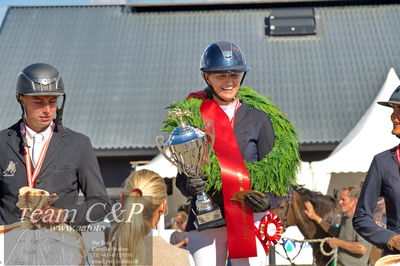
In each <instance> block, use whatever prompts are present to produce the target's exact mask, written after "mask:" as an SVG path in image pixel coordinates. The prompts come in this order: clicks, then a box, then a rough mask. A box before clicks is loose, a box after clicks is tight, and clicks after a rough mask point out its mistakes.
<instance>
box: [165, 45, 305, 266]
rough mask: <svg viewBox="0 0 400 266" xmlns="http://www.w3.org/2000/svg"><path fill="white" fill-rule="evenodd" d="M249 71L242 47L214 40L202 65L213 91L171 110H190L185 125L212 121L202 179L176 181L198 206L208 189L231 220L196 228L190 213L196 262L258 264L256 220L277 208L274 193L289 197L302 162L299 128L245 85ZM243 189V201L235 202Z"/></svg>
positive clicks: (170, 123) (172, 124)
mask: <svg viewBox="0 0 400 266" xmlns="http://www.w3.org/2000/svg"><path fill="white" fill-rule="evenodd" d="M249 70H250V67H249V66H247V62H246V59H245V57H244V54H243V53H242V51H241V49H240V48H239V46H238V45H236V44H235V43H232V42H230V41H220V42H215V43H212V44H210V45H209V46H208V47H207V48H206V49H205V50H204V52H203V55H202V57H201V63H200V71H201V75H202V76H203V78H204V80H205V82H206V84H207V86H208V87H207V88H206V89H204V90H202V91H199V92H194V93H191V94H190V95H189V96H188V97H187V98H186V100H184V101H182V102H178V103H175V104H172V105H171V106H169V108H171V109H173V108H175V107H177V108H180V109H182V110H190V111H191V112H192V115H191V116H188V117H185V120H186V121H187V122H188V123H189V124H191V125H194V126H196V127H199V128H201V129H203V128H204V125H203V124H204V122H205V121H207V120H212V121H213V122H214V127H215V144H214V147H213V152H212V153H211V158H210V163H209V167H206V169H205V173H204V177H203V178H200V177H187V176H185V175H184V174H183V173H180V174H178V176H177V179H176V186H177V187H178V188H179V190H180V191H181V192H182V194H183V195H184V196H187V197H190V198H191V199H192V200H191V207H192V209H195V208H196V207H195V200H196V196H197V195H199V194H201V193H203V192H204V191H206V192H207V194H208V195H209V197H211V199H212V201H213V202H214V203H215V204H217V205H218V206H219V207H220V208H221V211H222V214H223V216H224V218H225V221H226V226H225V225H219V226H217V227H215V228H208V229H206V230H202V231H198V230H196V223H195V220H196V217H195V215H194V214H193V212H190V214H189V220H188V223H187V226H186V231H189V250H190V252H191V254H192V255H193V258H194V260H195V263H196V265H225V263H226V259H227V256H229V258H230V261H231V263H232V265H249V263H250V262H251V263H256V264H257V265H260V264H259V263H260V262H261V261H260V259H259V258H257V248H256V233H254V232H255V230H254V223H255V222H256V223H257V224H258V223H259V222H260V220H261V218H262V217H263V216H264V214H265V212H266V211H267V210H269V209H270V208H271V199H270V196H271V194H277V195H284V194H286V192H287V191H288V190H289V186H290V184H291V183H292V181H293V180H294V178H295V171H296V169H297V167H298V165H299V162H300V159H299V154H298V142H297V136H296V130H295V129H294V127H293V126H292V124H291V123H290V122H289V121H288V120H287V119H286V117H285V116H284V115H283V113H282V111H280V110H279V108H278V107H276V106H275V105H273V104H272V103H271V102H270V101H269V99H268V98H266V97H263V96H261V95H259V94H257V93H256V92H255V91H253V90H251V89H250V88H246V87H241V84H242V82H243V80H244V78H245V76H246V73H247V72H248V71H249ZM177 123H178V120H177V119H173V118H169V119H167V120H166V121H165V122H164V125H165V127H164V130H166V131H171V130H172V129H173V128H174V127H175V126H176V125H177ZM240 191H241V193H243V198H242V201H239V202H233V201H231V199H232V197H233V195H234V194H235V193H236V192H240ZM260 192H262V193H260ZM253 214H254V216H253ZM258 229H259V227H258ZM258 232H259V231H258ZM258 236H260V235H258ZM258 236H257V237H258ZM263 239H264V238H263ZM264 244H266V243H264ZM261 250H262V249H261ZM260 255H261V254H259V256H260ZM261 257H262V256H260V258H261Z"/></svg>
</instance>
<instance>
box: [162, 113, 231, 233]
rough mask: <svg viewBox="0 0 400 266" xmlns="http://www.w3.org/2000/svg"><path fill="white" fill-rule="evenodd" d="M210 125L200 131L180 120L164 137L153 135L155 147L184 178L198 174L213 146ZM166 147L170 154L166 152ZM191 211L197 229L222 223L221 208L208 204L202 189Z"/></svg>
mask: <svg viewBox="0 0 400 266" xmlns="http://www.w3.org/2000/svg"><path fill="white" fill-rule="evenodd" d="M185 115H187V113H185ZM178 116H183V115H178ZM213 125H214V124H213V123H212V121H206V123H205V128H206V132H204V131H202V130H200V129H198V128H196V127H194V126H192V125H189V124H187V123H185V122H184V121H182V120H180V121H179V123H178V126H177V127H176V128H175V129H174V130H173V131H172V132H171V134H170V135H169V136H168V138H165V136H162V135H161V136H157V137H156V144H157V148H158V149H159V151H160V152H161V154H162V155H163V156H164V157H165V158H166V159H167V160H168V161H170V162H171V163H172V164H174V165H175V166H176V167H177V168H178V171H179V173H184V174H185V175H186V176H188V178H190V177H202V176H203V175H204V174H203V169H204V166H205V165H206V164H207V163H208V160H209V156H210V151H211V148H212V146H213V145H214V139H215V134H214V127H213ZM167 150H168V151H169V152H170V154H171V155H170V156H168V154H167V153H166V151H167ZM192 212H193V213H194V215H195V218H196V219H195V226H196V228H197V230H198V231H201V230H204V229H208V228H214V227H218V226H221V225H224V224H225V220H224V219H223V217H222V213H221V209H220V208H219V207H218V206H216V205H215V204H213V203H212V201H211V199H210V198H209V197H208V196H207V194H206V193H205V192H203V193H202V194H199V195H197V199H196V210H194V209H192Z"/></svg>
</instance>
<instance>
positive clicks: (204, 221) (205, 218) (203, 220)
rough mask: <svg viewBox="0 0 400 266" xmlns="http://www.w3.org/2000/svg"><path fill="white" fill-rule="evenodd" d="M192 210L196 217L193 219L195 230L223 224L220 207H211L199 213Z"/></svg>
mask: <svg viewBox="0 0 400 266" xmlns="http://www.w3.org/2000/svg"><path fill="white" fill-rule="evenodd" d="M192 211H193V213H194V215H195V218H196V219H195V221H194V226H195V227H196V229H197V231H203V230H206V229H211V228H215V227H219V226H223V225H225V220H224V218H222V214H221V210H220V208H213V209H212V210H211V211H204V212H201V213H196V212H195V211H194V210H193V209H192Z"/></svg>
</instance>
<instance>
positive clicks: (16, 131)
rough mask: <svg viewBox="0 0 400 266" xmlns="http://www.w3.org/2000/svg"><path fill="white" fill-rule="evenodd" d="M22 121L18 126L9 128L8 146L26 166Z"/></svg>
mask: <svg viewBox="0 0 400 266" xmlns="http://www.w3.org/2000/svg"><path fill="white" fill-rule="evenodd" d="M21 122H22V121H21V120H20V121H18V122H17V123H16V124H14V125H13V126H11V127H10V128H8V132H7V133H8V136H9V138H8V140H7V144H8V146H10V148H11V149H12V150H13V151H14V152H15V154H16V155H18V158H19V159H20V160H21V162H22V163H23V164H25V158H24V150H23V146H22V137H21V130H20V129H21Z"/></svg>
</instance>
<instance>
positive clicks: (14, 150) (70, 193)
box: [0, 120, 110, 225]
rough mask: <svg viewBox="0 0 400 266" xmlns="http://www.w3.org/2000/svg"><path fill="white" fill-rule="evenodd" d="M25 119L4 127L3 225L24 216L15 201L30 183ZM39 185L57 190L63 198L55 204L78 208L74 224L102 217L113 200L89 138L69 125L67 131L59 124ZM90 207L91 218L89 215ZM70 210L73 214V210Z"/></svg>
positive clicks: (0, 151)
mask: <svg viewBox="0 0 400 266" xmlns="http://www.w3.org/2000/svg"><path fill="white" fill-rule="evenodd" d="M21 122H22V121H21V120H20V121H19V122H18V123H16V124H14V125H13V126H11V127H10V128H8V129H5V130H2V131H0V224H1V225H4V224H11V223H14V222H16V221H18V220H19V219H20V218H21V215H20V212H19V209H18V208H17V206H16V205H15V204H16V203H17V199H18V191H19V189H20V188H21V187H24V186H27V180H26V172H25V158H24V152H23V146H22V138H21V130H20V128H21ZM35 188H38V189H43V190H46V191H48V192H49V193H50V194H51V193H56V194H57V196H58V197H59V199H58V200H57V201H56V202H55V203H54V207H58V208H63V209H76V210H77V214H76V216H75V220H74V221H72V220H71V221H70V224H71V225H83V224H88V223H90V221H97V220H102V218H103V217H104V216H105V215H106V214H107V213H109V211H110V202H109V199H108V196H107V193H106V190H105V187H104V183H103V179H102V176H101V173H100V168H99V164H98V162H97V158H96V156H95V154H94V150H93V147H92V145H91V143H90V140H89V138H88V137H87V136H85V135H83V134H80V133H77V132H74V131H72V130H70V129H68V128H65V135H64V134H63V132H59V131H58V129H57V127H56V128H55V130H54V133H53V136H52V138H51V140H50V144H49V148H48V150H47V153H46V156H45V159H44V162H43V165H42V168H41V170H40V173H39V175H38V177H37V180H36V184H35ZM79 190H81V191H82V193H83V196H84V201H83V203H82V204H77V201H78V193H79ZM88 211H90V216H89V219H90V221H88V220H87V219H86V218H87V217H86V214H87V212H88ZM70 214H71V215H73V213H72V212H70ZM69 218H70V219H71V218H74V217H73V216H69Z"/></svg>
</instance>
